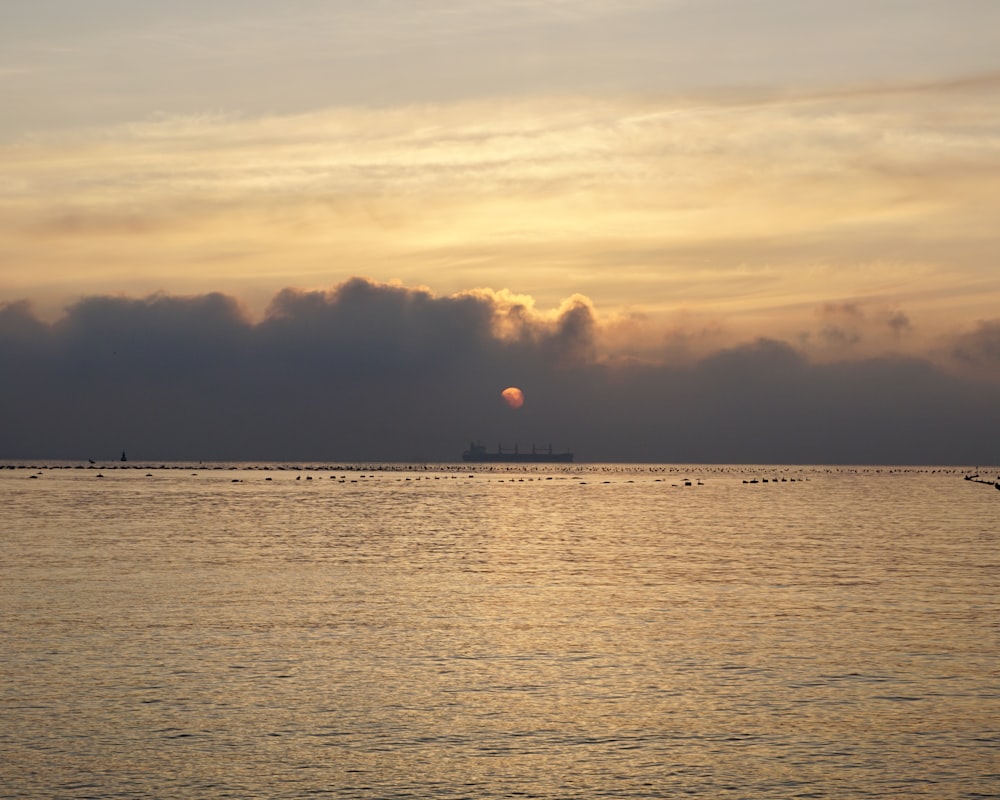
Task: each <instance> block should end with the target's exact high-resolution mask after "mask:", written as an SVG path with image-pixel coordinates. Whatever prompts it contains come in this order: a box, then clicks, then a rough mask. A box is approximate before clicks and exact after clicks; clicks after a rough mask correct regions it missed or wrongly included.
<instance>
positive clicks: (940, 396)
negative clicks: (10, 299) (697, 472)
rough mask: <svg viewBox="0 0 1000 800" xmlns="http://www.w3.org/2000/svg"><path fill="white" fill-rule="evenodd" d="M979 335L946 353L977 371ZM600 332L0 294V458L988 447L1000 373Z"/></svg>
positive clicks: (716, 454)
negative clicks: (681, 350) (692, 345)
mask: <svg viewBox="0 0 1000 800" xmlns="http://www.w3.org/2000/svg"><path fill="white" fill-rule="evenodd" d="M838 313H839V312H838ZM847 313H848V315H851V314H853V313H855V312H853V311H848V312H847ZM996 328H997V323H996V321H993V322H990V323H984V324H983V325H981V326H980V327H979V328H977V329H976V330H975V331H973V332H971V333H970V334H968V336H967V337H966V338H964V339H962V340H961V341H960V342H959V343H958V344H959V345H960V350H959V352H960V354H961V355H962V357H966V358H974V359H978V361H977V363H980V362H982V363H983V364H987V365H988V366H989V367H990V368H995V365H996V352H997V346H996V341H995V340H996V338H997V335H996ZM615 330H616V328H615V324H614V320H613V319H612V320H606V319H604V318H603V317H602V315H601V314H600V313H599V312H598V310H597V309H596V308H595V307H594V305H593V304H592V303H591V302H590V301H589V300H588V299H587V298H585V297H581V296H574V297H571V298H569V299H568V300H566V301H565V302H564V303H563V304H561V305H560V306H557V307H555V308H553V309H551V310H544V309H543V310H539V309H537V308H535V306H534V303H533V301H531V299H530V298H524V297H520V298H519V297H518V296H516V295H513V294H511V293H509V292H505V291H496V292H494V291H490V290H477V291H470V292H464V293H458V294H454V295H447V296H438V295H435V294H434V293H432V292H431V291H429V290H427V289H424V288H407V287H404V286H402V285H398V284H396V285H394V284H386V283H379V282H375V281H371V280H366V279H361V278H354V279H350V280H347V281H345V282H343V283H341V284H339V285H336V286H334V287H333V288H331V289H328V290H299V289H286V290H283V291H281V292H279V293H278V294H277V295H275V296H274V297H273V298H272V302H271V304H270V305H269V307H268V309H267V312H266V313H265V314H264V315H263V316H262V317H261V318H259V319H257V320H254V319H253V318H252V317H251V315H250V314H249V313H248V312H247V311H246V309H244V308H243V307H242V306H241V304H240V303H239V302H238V301H236V300H235V299H233V298H232V297H229V296H226V295H223V294H219V293H212V294H205V295H191V296H172V295H165V294H155V295H150V296H147V297H145V298H139V299H136V298H129V297H114V296H95V297H88V298H85V299H83V300H81V301H79V302H77V303H75V304H73V305H72V306H70V307H68V308H67V309H66V310H65V312H64V314H63V316H62V317H60V318H59V319H57V320H55V321H54V322H51V323H46V322H44V321H41V320H39V319H38V317H37V316H36V315H35V313H34V312H33V311H32V310H31V308H30V306H29V305H28V304H26V303H23V302H22V303H13V304H6V305H3V306H0V371H2V373H3V374H4V376H5V391H4V392H3V393H2V394H0V419H3V420H4V421H5V430H6V433H5V436H4V438H3V445H2V448H3V449H2V452H0V457H3V458H17V457H25V458H44V457H53V458H88V457H92V458H107V457H109V456H111V455H113V454H115V453H117V452H119V451H120V450H121V449H122V448H125V449H127V450H128V451H129V453H130V454H131V455H132V456H133V457H134V458H136V459H149V460H159V459H164V460H166V459H206V460H210V459H286V460H317V461H338V460H344V461H357V460H366V461H367V460H372V461H375V460H454V459H455V458H457V457H458V455H459V453H460V452H461V449H462V448H463V447H464V446H465V444H466V443H467V442H468V441H469V440H470V439H482V440H484V441H488V442H493V441H503V442H505V443H511V444H512V443H513V442H515V441H517V442H520V443H521V444H523V445H527V444H529V443H532V442H534V443H538V444H548V443H550V442H551V443H553V444H554V445H556V446H557V447H572V448H574V449H575V450H576V451H577V452H578V454H579V456H580V458H581V459H584V460H589V461H601V460H647V461H707V462H790V463H803V462H812V463H823V462H838V463H852V462H866V463H874V462H882V463H959V464H970V463H986V462H988V461H990V460H991V459H992V458H995V453H996V448H997V445H998V444H1000V442H998V440H997V433H996V428H995V426H991V425H989V424H988V420H989V419H991V417H992V415H993V414H994V413H995V409H996V408H997V403H998V401H1000V382H991V381H989V380H984V379H975V378H973V377H971V375H970V374H966V375H964V376H963V375H960V374H958V373H954V372H950V371H946V370H944V369H943V368H941V367H939V366H936V365H935V364H933V363H931V362H930V361H927V360H923V359H916V358H902V357H897V356H883V357H878V358H871V357H862V358H859V359H856V360H850V361H849V360H839V361H829V362H818V361H815V360H811V359H810V358H809V357H808V356H807V354H806V353H805V352H804V351H802V350H800V349H797V348H796V347H793V346H792V345H791V344H789V343H787V342H783V341H778V340H775V339H766V338H764V339H758V340H755V341H750V342H746V343H743V344H737V345H733V346H728V347H724V348H722V349H717V350H714V351H713V352H709V353H705V354H702V355H698V356H695V357H691V356H688V357H686V358H684V359H680V360H677V359H673V358H672V357H671V355H672V352H673V351H672V348H671V345H670V341H671V339H670V337H666V338H662V337H661V338H659V339H657V340H656V341H660V342H664V346H663V348H662V350H660V352H659V353H658V357H655V358H654V357H653V356H652V355H651V354H652V353H653V352H654V351H655V348H651V347H649V345H648V343H646V344H645V345H644V347H645V350H644V351H643V352H644V355H643V357H642V358H635V357H630V353H629V350H628V347H627V346H626V340H625V339H622V338H620V332H619V333H614V332H615ZM634 330H642V331H647V330H648V329H646V328H645V327H644V326H643V325H642V324H640V325H639V327H638V328H636V329H634ZM609 332H612V333H614V335H615V336H619V338H617V339H614V341H616V342H617V346H618V348H619V349H618V351H617V352H616V353H614V354H610V353H609V352H608V348H609V345H608V342H607V341H606V340H605V337H606V336H607V335H608V334H609ZM509 385H516V386H519V387H521V388H522V389H523V390H524V391H525V395H526V397H527V398H528V400H527V402H526V403H525V406H524V407H523V408H522V409H519V410H518V412H517V414H516V415H512V412H511V410H510V409H509V408H507V406H506V405H504V404H503V403H502V402H501V401H500V399H499V394H498V393H499V392H500V390H502V389H503V388H504V387H506V386H509Z"/></svg>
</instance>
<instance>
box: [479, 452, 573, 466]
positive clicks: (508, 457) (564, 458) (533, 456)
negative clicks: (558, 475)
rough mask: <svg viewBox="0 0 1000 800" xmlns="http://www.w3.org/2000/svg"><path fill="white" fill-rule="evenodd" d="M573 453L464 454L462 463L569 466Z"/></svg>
mask: <svg viewBox="0 0 1000 800" xmlns="http://www.w3.org/2000/svg"><path fill="white" fill-rule="evenodd" d="M572 460H573V454H572V453H462V461H469V462H472V463H480V464H568V463H570V462H572Z"/></svg>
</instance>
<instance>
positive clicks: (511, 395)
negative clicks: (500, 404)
mask: <svg viewBox="0 0 1000 800" xmlns="http://www.w3.org/2000/svg"><path fill="white" fill-rule="evenodd" d="M500 396H501V397H502V398H503V399H504V402H505V403H507V405H509V406H510V407H511V408H520V407H521V406H523V405H524V392H522V391H521V390H520V389H518V388H517V387H516V386H508V387H507V388H506V389H504V390H503V391H502V392H500Z"/></svg>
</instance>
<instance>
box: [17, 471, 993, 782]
mask: <svg viewBox="0 0 1000 800" xmlns="http://www.w3.org/2000/svg"><path fill="white" fill-rule="evenodd" d="M3 466H5V467H6V468H2V469H0V612H2V613H0V702H2V706H0V797H4V798H29V797H30V798H48V797H53V798H55V797H58V798H91V797H93V798H217V797H231V798H257V797H261V798H304V797H314V796H320V797H334V798H662V797H703V798H838V799H841V798H862V797H863V798H887V797H899V798H920V797H927V798H935V799H936V800H942V799H943V798H984V797H1000V547H998V545H1000V491H997V490H996V489H995V488H993V486H991V485H989V484H979V483H975V482H972V481H965V480H963V475H964V474H965V473H966V471H967V470H966V469H965V468H958V467H956V468H891V467H883V468H875V467H864V468H862V467H857V468H847V467H837V468H827V467H787V466H785V467H764V466H757V467H754V466H704V465H702V466H680V465H570V466H555V467H546V466H528V467H523V466H518V467H506V466H502V465H478V466H472V467H470V466H467V465H378V464H373V465H336V464H326V465H323V464H310V465H278V464H231V465H200V464H168V465H160V464H132V463H129V464H128V465H127V466H128V468H127V469H124V468H122V466H123V465H116V464H106V465H101V464H98V465H88V464H54V463H42V464H26V463H22V464H18V465H16V466H17V467H18V468H14V466H15V465H3ZM981 472H982V474H983V475H984V477H988V478H995V476H996V475H998V474H1000V470H998V469H997V468H996V467H992V468H990V470H986V471H981ZM754 480H756V481H757V482H756V483H751V482H750V481H754ZM765 480H766V482H765ZM688 484H689V485H688Z"/></svg>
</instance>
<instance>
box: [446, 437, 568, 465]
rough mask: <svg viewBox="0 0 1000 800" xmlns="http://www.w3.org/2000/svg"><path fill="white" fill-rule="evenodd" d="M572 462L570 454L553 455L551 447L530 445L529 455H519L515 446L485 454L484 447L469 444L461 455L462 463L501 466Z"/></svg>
mask: <svg viewBox="0 0 1000 800" xmlns="http://www.w3.org/2000/svg"><path fill="white" fill-rule="evenodd" d="M572 460H573V454H572V453H554V452H553V451H552V445H549V446H548V448H544V449H539V448H537V447H535V446H534V445H532V446H531V452H530V453H520V452H518V449H517V445H516V444H515V445H514V449H513V450H507V451H504V449H503V447H502V446H501V445H499V444H498V445H497V450H496V452H495V453H490V452H487V450H486V446H485V445H483V444H479V443H477V442H469V449H468V450H466V451H465V452H464V453H462V461H477V462H487V463H502V464H568V463H569V462H571V461H572Z"/></svg>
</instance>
